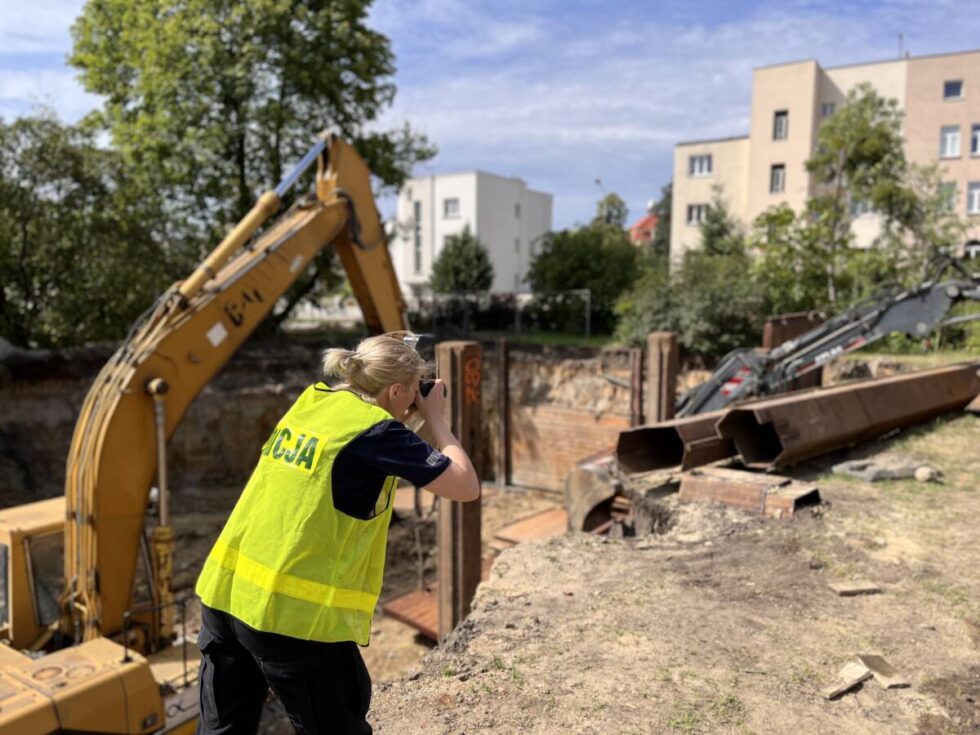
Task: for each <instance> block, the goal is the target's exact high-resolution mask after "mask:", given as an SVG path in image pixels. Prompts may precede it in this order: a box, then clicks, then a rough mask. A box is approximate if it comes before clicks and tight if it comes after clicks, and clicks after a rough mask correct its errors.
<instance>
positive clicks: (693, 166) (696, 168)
mask: <svg viewBox="0 0 980 735" xmlns="http://www.w3.org/2000/svg"><path fill="white" fill-rule="evenodd" d="M687 173H688V175H689V176H710V175H711V154H710V153H706V154H704V155H701V156H691V157H690V158H688V159H687Z"/></svg>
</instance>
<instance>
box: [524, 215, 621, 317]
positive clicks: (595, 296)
mask: <svg viewBox="0 0 980 735" xmlns="http://www.w3.org/2000/svg"><path fill="white" fill-rule="evenodd" d="M637 263H638V253H637V250H636V248H635V247H634V246H633V245H632V243H630V241H629V236H628V235H627V233H626V232H625V231H624V230H622V229H619V228H613V227H610V226H609V225H608V224H600V225H598V226H590V227H581V228H579V229H577V230H562V231H560V232H552V233H549V234H548V235H547V236H546V237H545V239H544V241H543V247H542V250H541V252H540V253H539V255H538V256H537V257H536V258H535V259H534V260H533V261H532V262H531V267H530V269H529V270H528V276H527V278H528V282H529V283H530V284H531V288H532V290H533V291H534V292H535V293H536V294H543V293H544V292H548V291H566V290H570V289H584V288H587V289H589V290H590V292H591V296H590V298H591V305H592V306H591V312H592V314H591V317H592V324H593V328H594V329H595V331H605V330H611V329H612V328H613V326H614V318H613V307H614V306H615V304H616V300H617V299H618V298H619V297H620V295H621V294H622V293H623V292H624V291H625V290H626V289H628V288H629V287H630V285H631V284H632V283H633V280H634V279H635V278H636V275H637Z"/></svg>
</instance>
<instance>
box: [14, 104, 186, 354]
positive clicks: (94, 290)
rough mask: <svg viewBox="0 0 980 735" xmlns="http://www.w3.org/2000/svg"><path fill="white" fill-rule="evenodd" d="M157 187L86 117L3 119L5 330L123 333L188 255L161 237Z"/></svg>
mask: <svg viewBox="0 0 980 735" xmlns="http://www.w3.org/2000/svg"><path fill="white" fill-rule="evenodd" d="M165 231H166V223H165V220H164V216H163V213H162V210H161V206H160V202H159V200H158V198H157V195H156V193H155V192H153V191H148V190H146V189H145V188H143V187H141V185H140V182H139V181H138V180H134V179H133V178H132V177H131V176H130V175H129V173H128V169H127V167H126V165H125V163H124V161H123V160H122V157H121V156H120V155H119V154H117V153H115V152H113V151H110V150H105V149H103V148H100V147H98V146H97V145H96V143H95V136H94V135H93V133H92V132H91V131H90V130H87V129H85V128H84V127H81V126H71V125H63V124H61V123H60V122H59V121H58V120H57V119H56V118H55V117H54V115H53V114H52V113H50V112H41V113H40V114H38V115H35V116H31V117H24V118H20V119H18V120H16V121H14V122H13V123H10V124H6V123H3V122H2V121H0V334H3V335H4V337H5V338H7V339H9V340H10V341H11V342H13V343H14V344H17V345H20V346H23V347H52V346H53V347H63V346H69V345H76V344H81V343H83V342H86V341H91V340H103V339H120V338H121V337H122V336H123V335H125V333H126V329H127V328H128V326H129V325H130V324H131V323H132V322H133V321H134V320H135V319H136V318H137V316H138V315H139V314H140V313H142V312H143V311H144V310H145V309H146V308H147V307H148V306H149V305H150V303H152V301H153V299H154V298H155V297H156V296H157V295H158V294H159V293H161V292H162V291H163V290H164V289H165V288H166V287H167V286H168V285H169V284H170V283H171V282H172V281H173V280H174V279H175V278H176V277H178V276H180V275H183V274H184V273H185V272H186V270H187V267H188V266H189V263H190V262H192V261H190V259H189V258H188V257H187V255H186V254H184V253H182V252H180V251H179V250H174V249H165V248H163V247H161V246H160V244H159V243H160V242H161V241H162V237H163V235H164V233H165Z"/></svg>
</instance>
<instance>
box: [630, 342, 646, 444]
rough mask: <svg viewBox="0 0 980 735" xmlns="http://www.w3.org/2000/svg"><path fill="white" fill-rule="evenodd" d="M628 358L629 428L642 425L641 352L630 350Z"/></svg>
mask: <svg viewBox="0 0 980 735" xmlns="http://www.w3.org/2000/svg"><path fill="white" fill-rule="evenodd" d="M629 358H630V426H642V425H643V351H642V350H638V349H632V350H630V351H629Z"/></svg>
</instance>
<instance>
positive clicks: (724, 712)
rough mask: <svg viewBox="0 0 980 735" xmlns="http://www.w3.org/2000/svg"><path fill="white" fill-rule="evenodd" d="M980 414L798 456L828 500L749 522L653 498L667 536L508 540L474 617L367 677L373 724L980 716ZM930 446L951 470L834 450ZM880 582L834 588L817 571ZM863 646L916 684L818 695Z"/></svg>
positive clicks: (837, 728)
mask: <svg viewBox="0 0 980 735" xmlns="http://www.w3.org/2000/svg"><path fill="white" fill-rule="evenodd" d="M978 445H980V419H978V418H976V417H971V416H959V417H956V418H953V419H951V420H947V421H940V422H935V423H933V424H931V425H929V426H926V427H922V428H919V429H916V430H913V431H909V432H906V433H904V434H902V435H900V436H899V437H897V438H893V439H891V440H889V441H886V442H881V443H878V444H876V445H871V446H865V447H863V448H861V449H860V450H859V451H855V452H854V453H852V454H851V455H844V454H839V455H837V456H834V457H831V458H825V459H824V460H822V461H821V462H820V463H811V464H809V465H806V466H803V467H800V468H798V469H797V471H796V472H795V473H794V474H795V475H796V476H800V477H804V478H807V479H811V480H816V481H817V483H818V484H819V486H820V489H821V493H822V495H823V497H824V499H825V503H824V504H823V505H821V506H819V507H817V508H814V509H812V510H807V511H805V512H803V513H801V514H799V515H797V516H795V517H793V518H790V519H783V520H773V519H762V518H758V517H754V516H750V515H747V514H744V513H741V512H738V511H734V510H731V509H727V508H720V507H717V506H710V505H701V504H690V505H679V504H678V503H677V501H676V497H670V498H668V499H666V500H665V501H663V502H664V505H665V506H666V508H667V509H668V510H669V511H671V512H672V513H674V518H675V523H674V525H673V527H672V528H671V529H670V530H669V531H668V532H667V533H665V534H663V535H661V536H650V537H646V538H644V539H625V540H611V539H600V538H596V537H591V536H588V535H585V534H568V535H565V536H563V537H559V538H556V539H552V540H549V541H545V542H537V543H534V544H525V545H522V546H517V547H514V548H512V549H508V550H506V551H504V552H503V553H502V555H501V556H500V557H499V558H498V561H497V563H496V564H495V566H494V568H493V571H492V573H491V578H490V579H489V581H488V582H486V583H484V584H483V585H481V587H480V590H479V592H478V594H477V598H476V601H475V607H474V611H473V613H472V614H471V616H470V618H469V619H468V620H467V621H465V622H464V623H463V625H462V626H461V627H460V628H459V629H458V630H457V632H456V633H454V634H453V636H452V637H451V639H450V640H449V641H448V642H447V643H446V644H445V645H444V646H443V647H441V648H440V649H436V650H434V651H432V652H431V653H430V654H429V655H428V656H427V657H426V658H425V659H424V660H423V661H422V663H421V666H420V667H419V669H418V670H417V671H415V672H413V673H412V674H410V675H407V676H405V677H402V678H400V679H397V680H394V681H388V682H383V681H382V682H380V683H378V684H377V685H376V687H375V697H374V704H373V708H372V714H371V720H372V722H373V723H374V725H375V728H376V732H378V733H413V734H416V733H417V734H419V735H424V734H425V733H433V734H434V733H445V734H446V735H449V734H453V735H458V734H459V733H476V732H494V733H517V732H520V733H541V734H542V735H551V734H554V735H558V734H559V733H560V734H561V735H565V734H566V733H623V734H626V733H793V734H794V735H795V734H796V733H855V734H859V733H869V734H870V733H929V734H932V733H974V732H977V731H978V729H980V705H978V702H980V650H978V646H980V545H978V544H977V536H978V532H977V524H976V518H977V515H978V513H980V493H978V491H977V485H978V480H980V451H978V450H977V446H978ZM882 452H887V453H891V454H899V455H902V456H905V457H915V458H918V459H921V460H924V461H929V462H930V463H932V464H933V465H934V466H936V467H938V468H940V469H941V470H943V471H944V473H945V477H946V481H945V483H944V484H925V485H924V484H919V483H917V482H915V481H914V480H908V481H892V482H883V483H875V484H873V485H872V484H867V483H863V482H859V481H855V480H847V479H842V478H840V477H837V476H833V475H831V474H830V473H829V467H830V465H831V464H832V462H834V461H840V460H841V459H843V458H844V457H845V456H865V455H869V454H874V453H882ZM861 579H867V580H871V581H873V582H875V583H877V584H878V585H880V586H881V588H882V590H883V592H882V593H881V594H878V595H871V596H864V597H838V596H836V595H835V594H834V593H833V592H832V591H831V590H830V589H829V588H828V586H827V585H828V583H829V582H832V581H839V580H861ZM859 653H878V654H881V655H883V656H885V657H886V658H887V659H888V660H889V661H890V662H891V663H892V664H893V665H894V666H895V667H896V668H897V669H899V671H901V672H902V673H903V674H905V675H906V676H907V677H908V678H909V680H910V682H911V687H909V688H906V689H892V690H885V689H883V688H882V687H881V686H879V685H878V684H877V683H875V682H874V681H868V682H866V683H865V684H863V685H862V686H861V687H860V688H859V689H857V690H856V691H854V692H851V693H849V694H846V695H844V696H842V697H840V698H839V699H837V700H835V701H827V700H825V699H824V698H823V697H822V696H821V690H822V689H823V688H824V686H826V685H827V684H829V683H831V682H832V681H833V680H834V678H835V676H836V673H837V671H838V670H839V669H840V668H841V667H842V666H843V665H844V664H845V663H846V662H848V661H850V660H852V659H853V658H854V657H855V656H856V654H859Z"/></svg>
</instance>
